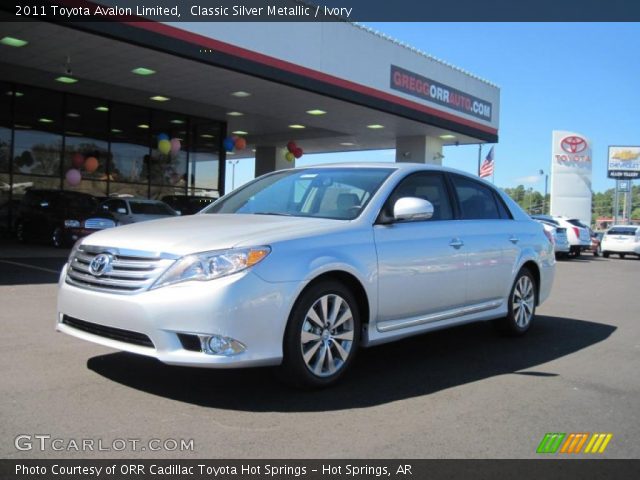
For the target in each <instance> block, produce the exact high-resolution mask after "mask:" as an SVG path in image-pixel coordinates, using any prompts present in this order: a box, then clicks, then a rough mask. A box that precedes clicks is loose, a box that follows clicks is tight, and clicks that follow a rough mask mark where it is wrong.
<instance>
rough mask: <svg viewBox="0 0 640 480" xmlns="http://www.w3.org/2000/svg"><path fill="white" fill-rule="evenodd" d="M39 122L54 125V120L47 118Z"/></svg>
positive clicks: (40, 119)
mask: <svg viewBox="0 0 640 480" xmlns="http://www.w3.org/2000/svg"><path fill="white" fill-rule="evenodd" d="M38 121H39V122H40V123H53V120H51V119H50V118H46V117H42V118H39V119H38Z"/></svg>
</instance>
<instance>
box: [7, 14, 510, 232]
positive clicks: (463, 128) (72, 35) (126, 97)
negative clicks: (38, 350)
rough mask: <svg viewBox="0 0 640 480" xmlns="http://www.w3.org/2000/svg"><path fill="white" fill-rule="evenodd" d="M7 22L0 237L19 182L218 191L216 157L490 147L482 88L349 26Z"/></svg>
mask: <svg viewBox="0 0 640 480" xmlns="http://www.w3.org/2000/svg"><path fill="white" fill-rule="evenodd" d="M101 3H102V4H109V3H114V2H101ZM3 16H4V18H3ZM9 20H11V21H9ZM13 20H14V18H13V17H12V14H11V13H9V12H2V11H0V231H5V232H6V231H9V230H10V229H11V228H12V226H13V222H14V220H15V211H16V207H17V205H18V203H19V201H20V199H21V198H22V196H23V195H24V193H25V191H26V190H27V189H28V188H52V189H65V190H75V191H82V192H87V193H91V194H93V195H96V196H99V197H106V196H110V195H123V194H128V195H136V196H142V197H147V198H161V197H163V196H165V195H177V194H181V195H186V194H189V195H206V196H217V194H218V192H224V188H225V186H224V178H225V167H226V164H227V161H226V160H229V159H237V158H255V174H256V175H260V174H263V173H266V172H270V171H273V170H277V169H281V168H288V167H291V166H293V165H294V164H295V161H293V162H292V161H289V160H287V159H286V158H285V153H286V151H287V150H286V145H287V144H288V143H289V142H291V141H293V142H295V143H296V144H297V146H299V147H300V148H302V149H303V151H304V154H309V153H321V152H341V151H356V150H373V149H389V148H395V149H396V161H398V162H423V163H434V164H440V163H441V162H442V158H443V147H446V146H450V145H464V144H478V143H495V142H496V141H497V139H498V125H499V106H500V98H499V94H500V92H499V89H498V88H497V87H496V86H495V85H493V84H491V83H489V82H487V81H485V80H483V79H481V78H478V77H477V76H474V75H472V74H470V73H468V72H465V71H463V70H461V69H459V68H457V67H454V66H452V65H450V64H448V63H445V62H443V61H441V60H438V59H435V58H433V57H431V56H429V55H427V54H425V53H423V52H420V51H418V50H416V49H414V48H411V47H410V46H407V45H405V44H402V43H399V42H397V41H395V40H393V39H391V38H389V37H387V36H385V35H383V34H379V33H377V32H373V31H371V30H369V29H367V28H364V27H362V26H359V25H356V24H353V23H349V22H344V21H339V22H318V23H287V24H280V23H251V24H250V25H251V28H250V29H249V28H247V26H246V25H248V24H239V23H223V22H212V23H208V22H192V23H159V22H150V21H145V22H130V21H121V22H84V23H81V24H80V23H78V24H68V23H67V24H63V23H49V22H41V21H32V22H24V23H18V22H15V21H13ZM285 27H286V28H285ZM229 137H232V138H233V139H234V141H232V144H234V142H235V146H234V149H233V151H230V152H229V151H225V150H226V148H225V139H228V138H229ZM238 138H241V139H243V140H241V141H240V142H238V141H237V139H238ZM162 139H167V140H168V141H169V142H168V143H165V145H161V144H160V142H159V140H162ZM245 141H246V142H245ZM245 143H246V145H245ZM226 144H227V145H228V141H227V142H226ZM169 145H170V149H169ZM71 170H75V172H74V173H75V174H76V175H77V177H74V176H73V175H69V172H70V171H71Z"/></svg>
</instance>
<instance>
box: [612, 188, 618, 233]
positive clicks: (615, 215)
mask: <svg viewBox="0 0 640 480" xmlns="http://www.w3.org/2000/svg"><path fill="white" fill-rule="evenodd" d="M613 224H614V225H617V224H618V179H616V191H615V194H614V195H613Z"/></svg>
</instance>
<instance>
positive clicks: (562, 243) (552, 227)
mask: <svg viewBox="0 0 640 480" xmlns="http://www.w3.org/2000/svg"><path fill="white" fill-rule="evenodd" d="M531 218H533V219H534V220H535V221H536V222H538V223H541V224H542V226H543V228H544V230H545V232H547V234H548V235H550V236H551V237H552V238H553V245H554V251H555V254H556V258H561V257H562V258H565V257H568V256H569V252H570V251H571V244H570V243H569V238H568V237H567V229H566V228H564V227H561V226H560V225H559V224H558V222H556V221H555V220H548V219H541V218H538V216H537V215H532V216H531Z"/></svg>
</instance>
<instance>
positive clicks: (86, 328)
mask: <svg viewBox="0 0 640 480" xmlns="http://www.w3.org/2000/svg"><path fill="white" fill-rule="evenodd" d="M62 323H64V324H65V325H69V326H70V327H73V328H75V329H77V330H82V331H83V332H87V333H91V334H93V335H98V336H99V337H105V338H110V339H112V340H117V341H119V342H124V343H132V344H134V345H140V346H142V347H149V348H155V347H154V345H153V342H152V341H151V339H150V338H149V337H147V336H146V335H145V334H144V333H138V332H132V331H130V330H123V329H121V328H114V327H107V326H105V325H98V324H96V323H90V322H85V321H84V320H79V319H77V318H73V317H69V316H67V315H63V316H62Z"/></svg>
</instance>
